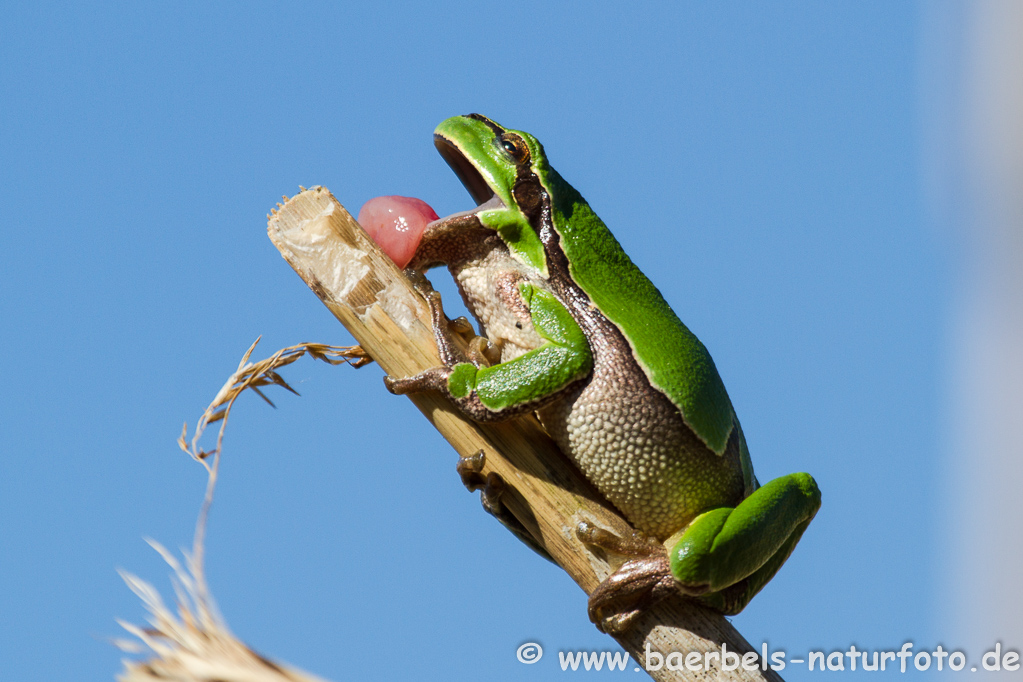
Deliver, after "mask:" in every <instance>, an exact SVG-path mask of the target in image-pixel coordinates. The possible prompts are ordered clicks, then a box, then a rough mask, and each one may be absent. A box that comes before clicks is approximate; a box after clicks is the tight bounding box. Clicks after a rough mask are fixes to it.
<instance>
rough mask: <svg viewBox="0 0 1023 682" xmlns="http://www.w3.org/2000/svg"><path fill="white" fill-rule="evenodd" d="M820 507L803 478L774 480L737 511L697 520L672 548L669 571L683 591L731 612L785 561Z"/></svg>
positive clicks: (727, 510)
mask: <svg viewBox="0 0 1023 682" xmlns="http://www.w3.org/2000/svg"><path fill="white" fill-rule="evenodd" d="M820 504H821V494H820V490H819V489H818V488H817V484H816V482H814V480H813V477H812V476H810V475H809V474H804V473H799V474H789V475H788V476H782V477H781V478H776V479H774V480H773V481H771V482H770V483H768V484H767V485H765V486H763V487H761V488H758V489H757V490H756V491H755V492H754V493H753V494H752V495H750V496H749V497H747V498H746V499H745V500H743V501H742V502H741V503H740V504H739V505H738V506H737V507H734V508H730V507H725V508H720V509H714V510H711V511H709V512H706V513H704V514H701V515H700V516H698V517H697V518H696V519H695V520H694V521H693V523H692V524H690V526H689V528H688V529H687V530H686V532H685V533H684V534H683V535H682V537H681V538H680V539H679V541H678V542H677V543H676V544H675V546H674V547H673V548H672V551H671V572H672V574H673V575H674V576H675V579H676V580H678V581H679V583H681V587H682V588H683V590H685V591H688V592H691V593H693V594H704V595H705V597H704V600H705V601H709V602H711V603H713V602H715V601H720V600H723V601H725V602H728V603H726V604H722V605H721V606H722V607H725V606H731V607H730V608H726V609H725V610H727V611H729V612H737V611H738V610H741V609H742V607H743V606H745V604H746V602H748V601H749V599H750V598H752V597H753V595H754V594H756V592H757V591H759V589H760V588H761V587H763V586H764V584H766V583H767V581H768V580H770V579H771V577H772V576H773V575H774V574H775V572H776V571H777V570H778V569H779V568H780V567H781V565H782V564H783V563H784V562H785V559H787V558H788V556H789V554H790V553H791V552H792V549H793V548H794V547H795V546H796V543H797V542H798V541H799V538H800V536H801V535H802V534H803V531H804V530H805V529H806V527H807V525H808V524H809V523H810V521H811V519H813V517H814V514H816V513H817V510H818V509H819V508H820ZM740 581H741V582H742V584H739V583H740ZM732 586H734V589H733V590H728V589H727V588H730V587H732ZM718 592H722V594H720V595H719V596H718V597H717V598H716V599H715V597H714V595H710V594H707V593H718ZM732 592H734V593H735V594H732ZM738 602H741V604H740V603H738ZM729 603H730V604H729ZM736 606H737V607H738V608H737V609H735V608H734V607H736Z"/></svg>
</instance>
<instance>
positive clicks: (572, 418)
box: [386, 114, 821, 632]
mask: <svg viewBox="0 0 1023 682" xmlns="http://www.w3.org/2000/svg"><path fill="white" fill-rule="evenodd" d="M434 140H435V143H436V146H437V149H438V150H439V151H440V153H441V155H442V156H443V157H444V159H445V160H446V161H447V163H448V164H449V165H450V166H451V168H452V169H453V170H454V172H455V173H456V174H457V175H458V177H459V179H460V180H461V181H462V183H463V184H464V185H465V187H466V189H467V190H468V191H469V194H470V195H471V196H472V198H473V199H474V200H475V202H476V203H477V207H476V208H475V209H473V210H470V211H465V212H462V213H457V214H454V215H452V216H448V217H446V218H442V219H438V220H434V221H432V222H429V224H425V229H424V231H423V233H422V238H421V241H420V242H419V243H418V246H417V247H416V249H415V252H414V254H413V255H412V256H411V260H410V261H409V263H408V267H409V268H410V269H412V270H416V271H422V270H426V269H429V268H431V267H434V266H437V265H447V266H448V268H449V270H450V271H451V273H452V275H453V276H454V278H455V280H456V282H457V284H458V287H459V289H460V291H461V293H462V296H463V299H464V300H465V303H466V305H467V307H468V308H469V310H470V311H471V312H472V313H473V315H474V316H475V317H476V318H477V320H478V321H479V323H480V325H481V327H482V328H483V331H484V333H485V335H486V337H487V339H488V341H489V347H487V348H486V349H479V348H477V349H476V350H477V352H470V353H464V354H463V353H461V352H459V351H458V349H457V348H456V347H455V346H454V344H453V343H452V342H451V338H450V336H449V329H448V327H447V322H446V318H445V317H444V315H443V313H442V311H441V305H440V298H439V295H437V294H435V293H433V292H430V295H429V296H428V300H429V301H430V305H431V308H432V310H433V319H434V331H435V334H436V336H437V340H438V344H439V346H440V351H441V357H442V359H443V362H444V365H443V366H440V367H436V368H434V369H431V370H428V371H426V372H423V373H421V374H419V375H416V376H414V377H409V378H394V377H388V378H387V379H386V384H387V387H388V389H389V390H390V391H392V392H393V393H399V394H403V393H412V392H418V391H427V390H431V391H439V392H441V393H443V394H444V395H446V396H447V397H448V398H450V399H451V401H452V402H453V403H454V405H455V406H456V407H457V408H458V409H459V410H460V411H462V412H463V413H464V414H465V415H467V416H468V417H470V418H472V419H475V420H478V421H489V420H501V419H507V418H509V417H512V416H515V415H519V414H522V413H524V412H536V413H537V415H538V416H539V418H540V420H541V422H542V423H543V425H544V427H545V428H546V430H547V431H548V432H549V433H550V435H551V436H552V437H553V438H554V440H555V441H556V442H557V443H558V445H559V446H560V447H561V449H562V450H563V451H564V452H565V454H566V455H567V456H568V457H569V458H570V459H571V460H572V462H574V464H575V465H576V466H577V467H578V468H579V469H580V471H582V473H583V474H584V475H585V476H586V478H588V479H589V480H590V481H591V482H592V483H593V484H594V485H595V486H596V487H597V489H598V490H600V492H601V493H602V494H603V495H604V496H605V497H606V498H607V499H608V500H610V501H611V503H613V504H614V505H615V506H616V507H617V508H618V509H619V510H620V511H621V512H622V514H623V515H624V516H625V518H626V519H628V521H629V522H630V523H631V524H632V525H633V526H634V528H636V529H637V530H638V531H639V533H638V534H637V535H636V536H635V537H632V538H619V537H617V536H614V535H612V534H611V533H609V532H608V531H604V530H601V529H596V528H592V527H590V526H586V525H583V526H582V527H581V528H580V529H579V530H578V533H579V535H580V537H581V538H582V539H583V540H585V541H586V542H588V543H590V544H593V545H597V546H600V547H602V548H604V549H607V550H609V551H611V552H615V553H618V554H620V555H623V556H625V557H626V561H625V562H624V563H623V564H622V565H621V567H620V568H618V569H617V570H616V571H615V572H613V573H612V574H611V575H610V576H609V577H608V578H607V579H606V580H605V581H604V582H603V583H602V584H601V585H600V586H599V587H598V588H597V589H596V590H595V591H594V592H593V594H592V595H591V596H590V601H589V615H590V618H591V620H592V621H593V622H594V623H596V624H597V627H598V628H600V629H602V630H604V631H608V632H618V631H622V630H625V629H627V628H628V627H629V626H630V624H631V623H632V622H633V621H634V619H635V617H636V616H637V615H639V613H641V611H642V609H643V608H644V607H646V606H647V605H649V604H650V603H652V602H653V601H655V600H657V599H660V598H662V597H664V596H665V595H667V594H669V593H671V592H673V591H679V592H682V593H683V594H686V595H690V596H691V597H693V598H695V599H697V600H699V601H700V602H702V603H704V604H705V605H708V606H710V607H712V608H714V609H716V610H718V611H721V612H722V613H725V614H735V613H738V612H739V611H741V610H742V609H743V608H744V607H745V606H746V604H747V603H748V602H749V600H750V599H751V598H752V597H753V596H754V595H755V594H756V593H757V592H758V591H759V590H760V589H761V588H762V587H763V586H764V585H765V584H766V583H767V582H768V580H770V579H771V577H772V576H773V575H774V574H775V572H777V571H778V569H779V568H780V567H781V565H782V564H783V563H784V562H785V560H786V559H787V558H788V556H789V554H790V553H791V552H792V550H793V548H794V547H795V546H796V543H797V542H798V541H799V538H800V536H801V535H802V534H803V531H804V530H805V529H806V527H807V526H808V525H809V523H810V521H811V520H812V519H813V517H814V515H815V514H816V513H817V510H818V508H819V507H820V501H821V495H820V491H819V490H818V488H817V484H816V483H815V482H814V480H813V478H812V477H811V476H810V475H809V474H806V473H796V474H790V475H788V476H783V477H781V478H777V479H775V480H773V481H771V482H769V483H767V484H766V485H763V486H761V485H760V484H759V483H758V482H757V479H756V477H755V476H754V474H753V467H752V465H751V463H750V457H749V453H748V452H747V449H746V441H745V439H744V437H743V434H742V428H741V427H740V426H739V420H738V419H737V418H736V415H735V411H734V410H733V409H732V404H731V401H730V400H729V398H728V394H727V393H726V392H725V387H724V384H723V383H722V381H721V378H720V377H719V376H718V372H717V369H716V368H715V366H714V362H713V360H711V357H710V355H709V353H708V352H707V349H706V348H705V347H704V346H703V344H702V343H701V342H700V341H699V340H698V339H697V338H696V336H694V335H693V334H692V332H690V331H689V329H688V328H686V326H685V325H684V324H682V322H681V321H680V320H679V318H678V317H677V316H676V315H675V313H674V312H673V311H672V310H671V308H670V307H669V306H668V304H667V303H666V302H665V300H664V298H663V297H662V296H661V293H660V292H659V291H658V290H657V289H656V288H655V287H654V285H653V284H652V283H651V282H650V280H648V279H647V278H646V276H645V275H644V274H643V273H642V272H640V270H639V269H638V268H637V267H636V266H635V265H634V264H633V262H632V261H631V260H630V259H629V257H628V256H627V255H626V254H625V252H624V251H623V250H622V247H621V246H620V245H619V243H618V241H617V240H616V239H615V238H614V236H613V235H612V234H611V232H610V231H609V230H608V228H607V227H606V226H605V225H604V223H603V222H602V221H601V220H600V218H598V217H597V215H596V214H595V213H594V212H593V210H592V209H591V208H590V206H589V204H587V203H586V201H585V200H584V199H583V198H582V196H580V195H579V193H578V192H577V191H576V190H575V189H573V188H572V187H571V186H570V185H569V184H568V183H567V182H565V180H563V179H562V177H561V176H560V175H559V174H558V173H557V172H556V171H555V170H554V169H553V168H551V166H550V164H549V163H548V160H547V156H546V154H545V153H544V149H543V147H542V146H541V145H540V143H539V142H538V141H537V140H536V138H534V137H533V136H532V135H529V134H528V133H525V132H522V131H517V130H510V129H506V128H504V127H502V126H500V125H498V124H497V123H495V122H494V121H492V120H490V119H488V118H486V117H484V116H481V115H478V114H470V115H467V116H456V117H454V118H450V119H448V120H446V121H444V122H442V123H441V124H440V125H439V126H438V127H437V129H436V131H435V133H434ZM431 213H432V211H431ZM480 465H481V461H480V460H479V459H477V460H475V461H470V462H463V465H462V466H461V467H460V471H461V472H462V474H463V480H465V481H466V482H467V484H473V483H474V482H475V483H479V481H474V479H473V472H474V471H478V470H479V469H480ZM490 483H491V484H492V485H491V487H495V486H496V485H497V484H499V483H500V481H493V480H491V481H490ZM492 497H493V496H492ZM494 506H497V505H496V504H495V505H494ZM654 541H656V542H654Z"/></svg>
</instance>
